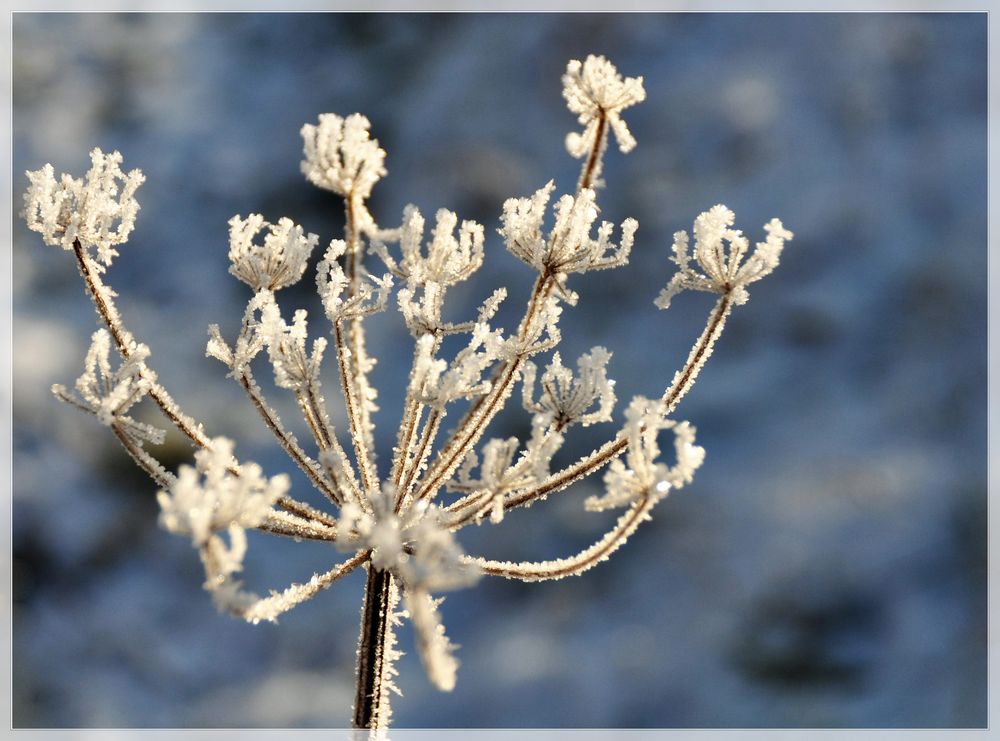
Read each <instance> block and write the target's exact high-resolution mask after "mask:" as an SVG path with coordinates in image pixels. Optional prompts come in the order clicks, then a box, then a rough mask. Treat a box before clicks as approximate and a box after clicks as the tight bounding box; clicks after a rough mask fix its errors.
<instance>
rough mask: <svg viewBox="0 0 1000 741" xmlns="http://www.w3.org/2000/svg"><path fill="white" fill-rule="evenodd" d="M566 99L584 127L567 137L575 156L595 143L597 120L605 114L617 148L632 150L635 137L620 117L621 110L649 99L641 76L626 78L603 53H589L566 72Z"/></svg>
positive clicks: (588, 149)
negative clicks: (579, 132)
mask: <svg viewBox="0 0 1000 741" xmlns="http://www.w3.org/2000/svg"><path fill="white" fill-rule="evenodd" d="M562 82H563V98H565V99H566V105H567V106H568V107H569V109H570V111H572V112H573V113H575V114H577V121H578V122H579V123H580V124H581V125H582V126H584V127H585V128H584V130H583V133H582V134H577V133H575V132H574V133H571V134H569V135H567V137H566V149H567V150H569V153H570V154H571V155H573V156H574V157H576V158H580V157H583V156H584V155H585V154H587V152H588V151H590V149H591V148H592V147H593V146H594V139H595V138H596V137H597V129H598V123H599V121H600V119H601V117H602V116H604V117H605V118H606V120H607V123H608V124H609V125H610V126H611V129H612V131H614V132H615V138H616V139H617V140H618V148H619V149H620V150H621V151H622V152H625V153H627V152H630V151H632V149H633V148H634V147H635V138H634V137H633V136H632V133H631V132H630V131H629V130H628V126H626V125H625V122H624V121H623V120H622V118H621V115H620V114H621V112H622V111H623V110H624V109H626V108H628V107H629V106H633V105H635V104H636V103H641V102H642V101H644V100H645V99H646V90H645V88H643V86H642V78H641V77H626V78H624V79H622V76H621V75H620V74H619V73H618V70H617V69H616V68H615V66H614V65H613V64H612V63H611V62H609V61H608V60H607V59H605V58H604V57H602V56H594V55H593V54H590V55H588V56H587V58H586V59H585V60H584V61H583V62H582V63H581V62H580V61H579V60H577V59H573V60H571V61H570V62H569V64H567V65H566V74H564V75H563V78H562Z"/></svg>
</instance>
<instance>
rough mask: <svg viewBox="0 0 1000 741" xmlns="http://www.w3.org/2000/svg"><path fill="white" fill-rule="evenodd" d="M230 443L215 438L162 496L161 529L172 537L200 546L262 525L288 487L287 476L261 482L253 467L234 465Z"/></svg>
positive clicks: (249, 464) (274, 477) (260, 476)
mask: <svg viewBox="0 0 1000 741" xmlns="http://www.w3.org/2000/svg"><path fill="white" fill-rule="evenodd" d="M233 447H234V446H233V442H232V440H228V439H226V438H224V437H216V438H214V439H213V440H212V441H211V446H210V447H208V448H202V449H200V450H198V451H197V452H196V453H195V454H194V459H195V466H194V467H192V466H186V465H183V466H181V467H180V470H179V472H178V474H177V481H176V482H175V484H174V485H173V486H172V487H171V488H170V491H160V492H158V493H157V495H156V498H157V501H159V503H160V509H161V512H160V524H161V525H162V526H163V527H164V528H166V529H167V530H169V531H170V532H172V533H178V534H181V535H190V536H191V541H192V543H193V544H194V545H195V546H197V547H201V546H204V545H205V544H206V543H207V542H208V541H209V540H210V538H211V537H212V534H213V533H215V532H217V531H220V530H224V529H226V528H232V527H234V526H235V527H236V528H238V529H239V530H241V531H242V530H243V529H244V528H248V527H255V526H256V525H259V524H260V523H261V522H263V521H264V520H265V519H266V518H267V516H268V513H269V512H270V511H271V507H272V505H273V504H274V503H275V502H276V501H277V500H278V498H279V497H281V496H283V495H284V494H285V493H286V492H287V491H288V487H289V481H288V476H286V475H285V474H278V475H277V476H272V477H271V478H269V479H268V478H265V477H264V476H263V475H262V474H261V469H260V466H258V465H257V464H256V463H244V464H243V465H242V466H240V468H239V475H236V474H234V473H232V471H230V466H232V465H233Z"/></svg>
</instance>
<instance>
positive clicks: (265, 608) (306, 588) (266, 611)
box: [230, 557, 360, 625]
mask: <svg viewBox="0 0 1000 741" xmlns="http://www.w3.org/2000/svg"><path fill="white" fill-rule="evenodd" d="M359 560H360V559H359V558H358V557H355V558H351V559H348V560H347V561H345V562H344V563H341V564H338V565H336V566H334V567H333V568H332V569H330V570H329V571H327V572H326V573H323V574H313V575H312V578H310V579H309V581H307V582H306V583H305V584H292V585H291V586H289V587H288V588H286V589H284V590H282V591H280V592H277V591H274V590H272V591H271V594H270V595H268V596H267V597H264V598H263V599H257V600H256V601H252V602H249V603H245V604H236V605H232V606H231V607H230V612H233V613H234V614H235V615H236V616H237V617H241V618H243V619H244V620H246V621H247V622H248V623H253V624H254V625H256V624H257V623H259V622H261V621H262V620H266V621H268V622H272V623H275V622H277V621H278V616H279V615H281V614H282V613H285V612H288V611H289V610H291V609H292V608H293V607H295V606H296V605H299V604H301V603H303V602H305V601H306V600H308V599H310V598H312V597H314V596H316V595H317V594H318V593H319V592H321V591H323V590H324V589H327V588H328V587H329V586H330V585H332V584H333V583H334V582H335V581H337V580H338V579H339V578H340V577H342V576H343V575H344V574H346V573H348V571H350V570H351V569H352V568H353V566H354V565H356V564H357V562H358V561H359ZM233 608H235V609H233Z"/></svg>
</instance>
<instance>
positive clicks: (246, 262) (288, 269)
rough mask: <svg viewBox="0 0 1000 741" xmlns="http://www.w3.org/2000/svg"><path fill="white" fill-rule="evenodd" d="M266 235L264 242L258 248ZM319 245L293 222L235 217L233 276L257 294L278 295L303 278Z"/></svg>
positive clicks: (231, 234) (231, 251)
mask: <svg viewBox="0 0 1000 741" xmlns="http://www.w3.org/2000/svg"><path fill="white" fill-rule="evenodd" d="M262 231H263V232H264V242H263V244H258V243H257V242H256V241H255V240H256V239H257V237H258V235H259V234H260V233H261V232H262ZM317 242H319V237H318V236H316V235H315V234H306V233H305V231H304V230H303V229H302V227H301V226H298V225H297V224H293V223H292V220H291V219H285V218H282V219H279V220H278V223H277V224H271V223H268V222H266V221H264V217H263V216H261V215H260V214H250V215H249V216H247V217H246V219H243V218H241V217H240V216H234V217H233V218H231V219H230V220H229V261H230V262H231V263H232V265H231V266H230V267H229V272H230V274H232V275H234V276H236V277H237V278H239V279H240V280H241V281H243V282H244V283H246V284H247V285H249V286H250V287H251V288H252V289H254V291H260V290H261V289H267V290H270V291H277V290H278V289H279V288H284V287H285V286H289V285H291V284H293V283H295V282H296V281H298V280H299V279H300V278H301V277H302V274H303V273H304V272H305V270H306V264H307V263H308V261H309V255H310V254H312V251H313V248H314V247H315V246H316V244H317Z"/></svg>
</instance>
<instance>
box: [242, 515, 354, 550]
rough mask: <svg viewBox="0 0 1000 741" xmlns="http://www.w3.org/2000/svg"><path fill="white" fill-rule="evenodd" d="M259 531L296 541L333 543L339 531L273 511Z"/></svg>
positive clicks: (259, 527) (259, 526)
mask: <svg viewBox="0 0 1000 741" xmlns="http://www.w3.org/2000/svg"><path fill="white" fill-rule="evenodd" d="M257 529H258V530H260V531H262V532H266V533H271V534H272V535H284V536H285V537H288V538H296V539H299V538H302V539H305V540H322V541H326V542H333V541H334V540H336V538H337V530H336V528H334V527H332V526H328V525H321V524H319V523H317V522H314V521H312V520H307V519H304V518H302V517H298V516H296V515H293V514H291V513H289V512H279V511H278V510H272V511H271V512H270V513H268V516H267V519H266V520H265V521H264V522H262V523H261V524H260V525H258V526H257Z"/></svg>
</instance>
